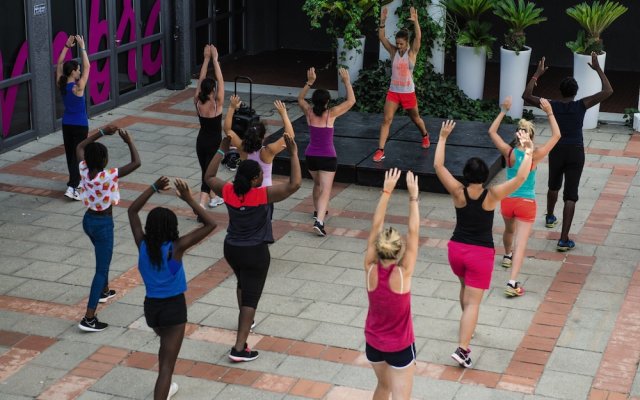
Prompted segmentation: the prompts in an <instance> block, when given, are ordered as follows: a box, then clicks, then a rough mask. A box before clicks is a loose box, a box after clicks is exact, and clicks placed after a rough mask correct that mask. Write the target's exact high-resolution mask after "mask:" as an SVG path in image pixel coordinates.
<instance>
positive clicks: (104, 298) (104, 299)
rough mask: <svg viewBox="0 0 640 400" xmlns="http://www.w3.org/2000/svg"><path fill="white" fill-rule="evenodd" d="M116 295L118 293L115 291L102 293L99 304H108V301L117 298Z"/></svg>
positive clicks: (110, 290)
mask: <svg viewBox="0 0 640 400" xmlns="http://www.w3.org/2000/svg"><path fill="white" fill-rule="evenodd" d="M115 295H116V291H115V290H113V289H109V290H107V291H106V292H102V293H100V299H99V300H98V302H99V303H106V302H107V300H109V299H110V298H112V297H115Z"/></svg>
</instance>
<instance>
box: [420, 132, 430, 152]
mask: <svg viewBox="0 0 640 400" xmlns="http://www.w3.org/2000/svg"><path fill="white" fill-rule="evenodd" d="M430 146H431V142H430V141H429V134H428V133H427V134H426V135H424V136H423V137H422V148H423V149H428V148H429V147H430Z"/></svg>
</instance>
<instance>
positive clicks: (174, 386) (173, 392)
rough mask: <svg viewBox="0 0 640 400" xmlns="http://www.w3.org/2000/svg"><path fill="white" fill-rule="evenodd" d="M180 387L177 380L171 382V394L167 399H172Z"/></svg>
mask: <svg viewBox="0 0 640 400" xmlns="http://www.w3.org/2000/svg"><path fill="white" fill-rule="evenodd" d="M178 389H180V387H178V384H177V383H175V382H171V386H169V395H168V396H167V400H170V399H171V398H172V397H173V395H174V394H176V393H177V392H178Z"/></svg>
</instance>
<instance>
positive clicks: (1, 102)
mask: <svg viewBox="0 0 640 400" xmlns="http://www.w3.org/2000/svg"><path fill="white" fill-rule="evenodd" d="M28 56H29V45H28V44H27V42H24V43H22V46H20V50H18V55H17V56H16V60H15V63H14V64H13V70H12V71H11V75H9V76H8V77H7V78H6V79H10V78H14V77H16V76H19V75H22V74H23V73H24V72H23V71H24V70H25V68H26V67H27V59H28V58H29V57H28ZM3 65H4V62H3V60H2V53H0V66H3ZM4 79H5V77H4V72H3V71H2V69H0V81H2V80H4ZM19 88H20V85H19V84H18V85H13V86H10V87H8V88H6V89H4V90H0V109H2V137H7V136H9V128H11V119H12V117H13V111H14V109H15V107H16V99H17V98H18V89H19Z"/></svg>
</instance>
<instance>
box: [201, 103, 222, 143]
mask: <svg viewBox="0 0 640 400" xmlns="http://www.w3.org/2000/svg"><path fill="white" fill-rule="evenodd" d="M214 106H215V109H216V112H217V109H218V105H217V104H215V103H214ZM196 111H197V112H198V119H199V120H200V133H206V134H213V135H216V137H218V136H220V135H221V134H222V114H220V115H218V116H215V117H203V116H202V115H200V101H198V104H196Z"/></svg>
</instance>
